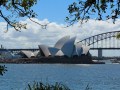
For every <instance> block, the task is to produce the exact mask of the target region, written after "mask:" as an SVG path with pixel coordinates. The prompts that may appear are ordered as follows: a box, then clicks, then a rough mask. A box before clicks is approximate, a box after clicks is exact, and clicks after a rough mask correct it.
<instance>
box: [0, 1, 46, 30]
mask: <svg viewBox="0 0 120 90" xmlns="http://www.w3.org/2000/svg"><path fill="white" fill-rule="evenodd" d="M37 1H38V0H0V18H2V19H3V20H5V21H6V22H7V30H8V28H9V26H10V27H14V29H15V30H16V31H20V30H21V29H23V28H24V29H26V24H23V23H20V22H19V20H20V18H21V17H27V18H29V19H30V20H31V21H33V20H32V19H31V18H35V17H36V16H37V14H36V13H35V12H34V11H33V10H32V6H34V5H35V4H37ZM33 22H35V21H33ZM35 23H37V22H35ZM37 24H39V25H41V24H40V23H37ZM41 26H43V27H44V28H45V26H46V25H41Z"/></svg>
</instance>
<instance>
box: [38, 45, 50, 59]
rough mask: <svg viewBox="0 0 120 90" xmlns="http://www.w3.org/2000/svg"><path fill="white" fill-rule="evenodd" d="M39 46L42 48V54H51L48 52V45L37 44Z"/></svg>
mask: <svg viewBox="0 0 120 90" xmlns="http://www.w3.org/2000/svg"><path fill="white" fill-rule="evenodd" d="M39 48H40V49H41V50H42V52H43V53H44V55H45V56H46V57H48V56H49V55H51V54H50V52H49V49H48V46H46V45H39Z"/></svg>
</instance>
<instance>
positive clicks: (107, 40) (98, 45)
mask: <svg viewBox="0 0 120 90" xmlns="http://www.w3.org/2000/svg"><path fill="white" fill-rule="evenodd" d="M118 34H120V31H111V32H106V33H101V34H97V35H94V36H90V37H88V38H85V39H83V40H81V41H79V42H78V43H82V44H83V45H86V46H90V50H98V58H102V50H118V49H120V40H119V39H117V37H116V36H117V35H118Z"/></svg>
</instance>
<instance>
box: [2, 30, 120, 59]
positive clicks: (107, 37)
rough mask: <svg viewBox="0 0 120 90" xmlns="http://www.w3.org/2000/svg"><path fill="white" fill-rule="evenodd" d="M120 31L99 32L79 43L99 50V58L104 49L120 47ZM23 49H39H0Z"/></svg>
mask: <svg viewBox="0 0 120 90" xmlns="http://www.w3.org/2000/svg"><path fill="white" fill-rule="evenodd" d="M119 33H120V31H111V32H106V33H101V34H97V35H94V36H91V37H88V38H85V39H83V40H81V41H79V42H77V43H82V44H83V45H86V46H90V50H98V58H102V50H115V49H116V50H118V49H120V40H119V39H117V38H116V36H117V34H119ZM21 50H29V51H36V50H39V49H0V51H11V52H19V51H21Z"/></svg>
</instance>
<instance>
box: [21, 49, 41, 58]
mask: <svg viewBox="0 0 120 90" xmlns="http://www.w3.org/2000/svg"><path fill="white" fill-rule="evenodd" d="M21 53H23V54H24V55H25V56H26V57H27V58H32V57H36V56H37V55H38V53H39V51H34V52H33V51H26V50H22V51H21Z"/></svg>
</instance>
